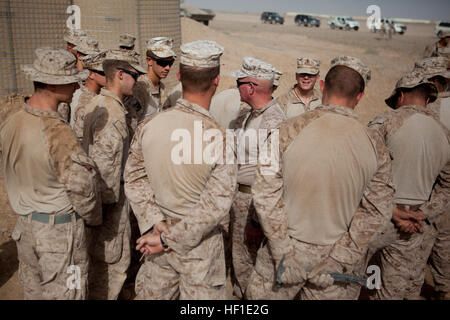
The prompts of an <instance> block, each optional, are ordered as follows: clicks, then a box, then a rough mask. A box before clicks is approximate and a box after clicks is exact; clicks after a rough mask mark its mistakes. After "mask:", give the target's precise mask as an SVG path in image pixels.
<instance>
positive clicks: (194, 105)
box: [177, 99, 212, 119]
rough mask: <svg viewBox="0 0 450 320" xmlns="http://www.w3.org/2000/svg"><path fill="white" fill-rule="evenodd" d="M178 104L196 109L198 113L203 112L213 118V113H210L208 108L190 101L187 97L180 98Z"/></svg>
mask: <svg viewBox="0 0 450 320" xmlns="http://www.w3.org/2000/svg"><path fill="white" fill-rule="evenodd" d="M177 105H181V106H182V107H184V108H188V109H191V110H194V111H196V112H198V113H201V114H203V115H205V116H207V117H208V118H211V119H212V117H211V114H210V113H209V111H208V110H206V109H205V108H203V107H201V106H199V105H198V104H195V103H192V102H189V101H187V100H185V99H178V101H177Z"/></svg>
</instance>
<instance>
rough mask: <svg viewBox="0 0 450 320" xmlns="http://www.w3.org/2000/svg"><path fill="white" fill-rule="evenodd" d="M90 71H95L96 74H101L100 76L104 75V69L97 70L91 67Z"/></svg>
mask: <svg viewBox="0 0 450 320" xmlns="http://www.w3.org/2000/svg"><path fill="white" fill-rule="evenodd" d="M90 70H91V71H92V72H95V73H97V74H99V75H101V76H103V77H104V76H105V72H104V71H98V70H92V69H90Z"/></svg>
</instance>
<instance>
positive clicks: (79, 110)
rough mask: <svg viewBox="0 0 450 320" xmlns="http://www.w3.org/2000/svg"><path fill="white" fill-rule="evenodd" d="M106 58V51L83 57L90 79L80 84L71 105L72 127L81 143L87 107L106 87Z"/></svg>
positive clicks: (94, 52)
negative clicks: (104, 63) (104, 64)
mask: <svg viewBox="0 0 450 320" xmlns="http://www.w3.org/2000/svg"><path fill="white" fill-rule="evenodd" d="M105 57H106V51H103V52H100V51H98V52H96V51H93V52H91V53H90V54H89V55H87V56H85V57H83V59H82V61H83V68H84V69H86V70H89V77H88V79H87V80H86V83H85V84H80V88H79V89H78V90H77V91H75V93H74V94H73V99H72V103H71V104H70V111H71V112H72V115H71V117H70V126H71V127H72V129H73V131H74V132H75V135H76V136H77V138H78V140H80V142H81V141H82V140H83V125H84V116H85V108H86V105H87V104H88V103H89V102H90V101H91V100H92V98H94V97H95V96H96V95H97V94H99V93H100V89H101V88H103V87H104V86H105V85H106V78H105V73H104V72H103V67H102V62H103V60H104V59H105Z"/></svg>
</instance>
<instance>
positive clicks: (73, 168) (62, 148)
mask: <svg viewBox="0 0 450 320" xmlns="http://www.w3.org/2000/svg"><path fill="white" fill-rule="evenodd" d="M43 130H44V134H45V136H46V138H47V144H48V148H49V157H50V163H51V165H52V167H53V168H54V170H55V173H56V176H57V177H58V180H59V181H60V182H61V183H62V184H63V185H64V187H65V189H66V192H67V196H68V198H69V201H70V202H71V204H72V206H73V208H74V210H75V211H76V212H77V213H78V214H79V215H80V216H81V217H82V218H83V220H84V221H85V222H86V224H88V225H99V224H101V223H102V213H101V199H100V191H99V175H98V172H97V168H96V166H95V164H94V162H93V161H92V160H91V159H90V158H89V157H88V156H87V155H86V153H85V152H84V151H83V149H82V148H81V145H80V144H79V143H78V141H77V139H76V137H75V135H74V134H73V132H72V130H71V129H70V127H69V126H68V125H67V124H65V123H63V122H61V121H60V120H57V119H51V118H43Z"/></svg>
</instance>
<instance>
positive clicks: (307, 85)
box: [296, 73, 317, 91]
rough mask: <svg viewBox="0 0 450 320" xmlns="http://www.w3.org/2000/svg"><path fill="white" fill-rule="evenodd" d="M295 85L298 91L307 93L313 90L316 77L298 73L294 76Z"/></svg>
mask: <svg viewBox="0 0 450 320" xmlns="http://www.w3.org/2000/svg"><path fill="white" fill-rule="evenodd" d="M296 79H297V84H298V86H299V87H300V89H302V90H304V91H309V90H312V89H314V85H315V84H316V80H317V75H312V74H307V73H300V74H296Z"/></svg>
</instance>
